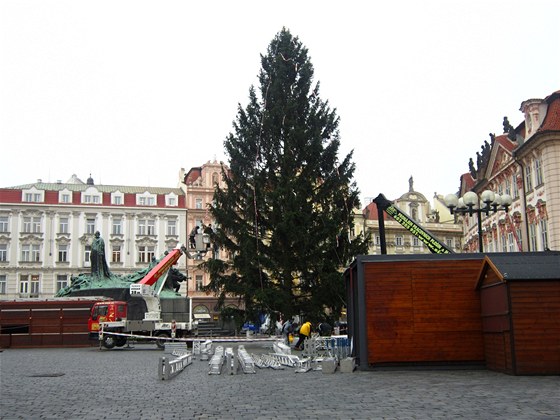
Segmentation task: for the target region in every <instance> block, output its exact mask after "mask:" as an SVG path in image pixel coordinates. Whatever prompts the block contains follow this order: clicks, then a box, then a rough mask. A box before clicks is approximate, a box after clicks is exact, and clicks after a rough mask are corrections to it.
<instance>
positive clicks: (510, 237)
mask: <svg viewBox="0 0 560 420" xmlns="http://www.w3.org/2000/svg"><path fill="white" fill-rule="evenodd" d="M508 252H515V240H514V238H513V232H509V233H508Z"/></svg>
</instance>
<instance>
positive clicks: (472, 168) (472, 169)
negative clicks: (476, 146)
mask: <svg viewBox="0 0 560 420" xmlns="http://www.w3.org/2000/svg"><path fill="white" fill-rule="evenodd" d="M469 172H470V173H471V176H472V177H473V179H476V169H475V168H474V162H473V160H472V158H470V159H469Z"/></svg>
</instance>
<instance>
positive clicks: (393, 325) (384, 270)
mask: <svg viewBox="0 0 560 420" xmlns="http://www.w3.org/2000/svg"><path fill="white" fill-rule="evenodd" d="M481 266H482V261H481V260H480V259H472V260H461V261H454V260H449V259H448V260H443V261H433V260H425V261H422V260H419V261H402V262H401V263H399V264H395V263H394V262H375V263H367V262H366V263H365V264H364V278H365V295H366V296H365V299H366V318H367V319H366V325H367V326H366V329H367V347H368V363H369V364H370V365H373V366H375V365H383V364H392V363H399V364H402V363H430V362H434V363H442V362H443V363H458V362H464V363H484V344H483V336H482V321H481V317H480V313H481V307H480V294H479V292H478V291H477V290H475V285H476V281H477V276H478V274H479V273H480V269H481Z"/></svg>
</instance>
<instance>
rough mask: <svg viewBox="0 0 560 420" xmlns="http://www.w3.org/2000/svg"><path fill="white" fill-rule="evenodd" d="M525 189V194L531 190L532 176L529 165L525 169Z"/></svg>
mask: <svg viewBox="0 0 560 420" xmlns="http://www.w3.org/2000/svg"><path fill="white" fill-rule="evenodd" d="M525 187H526V188H527V191H525V192H526V193H528V192H529V191H531V190H532V189H533V174H532V171H531V165H527V166H526V167H525Z"/></svg>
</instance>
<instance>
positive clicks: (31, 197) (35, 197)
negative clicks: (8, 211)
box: [23, 192, 43, 203]
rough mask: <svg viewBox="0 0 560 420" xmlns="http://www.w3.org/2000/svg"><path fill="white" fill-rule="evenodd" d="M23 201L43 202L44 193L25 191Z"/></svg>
mask: <svg viewBox="0 0 560 420" xmlns="http://www.w3.org/2000/svg"><path fill="white" fill-rule="evenodd" d="M23 201H25V202H28V203H41V202H42V201H43V194H42V193H34V192H24V193H23Z"/></svg>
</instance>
